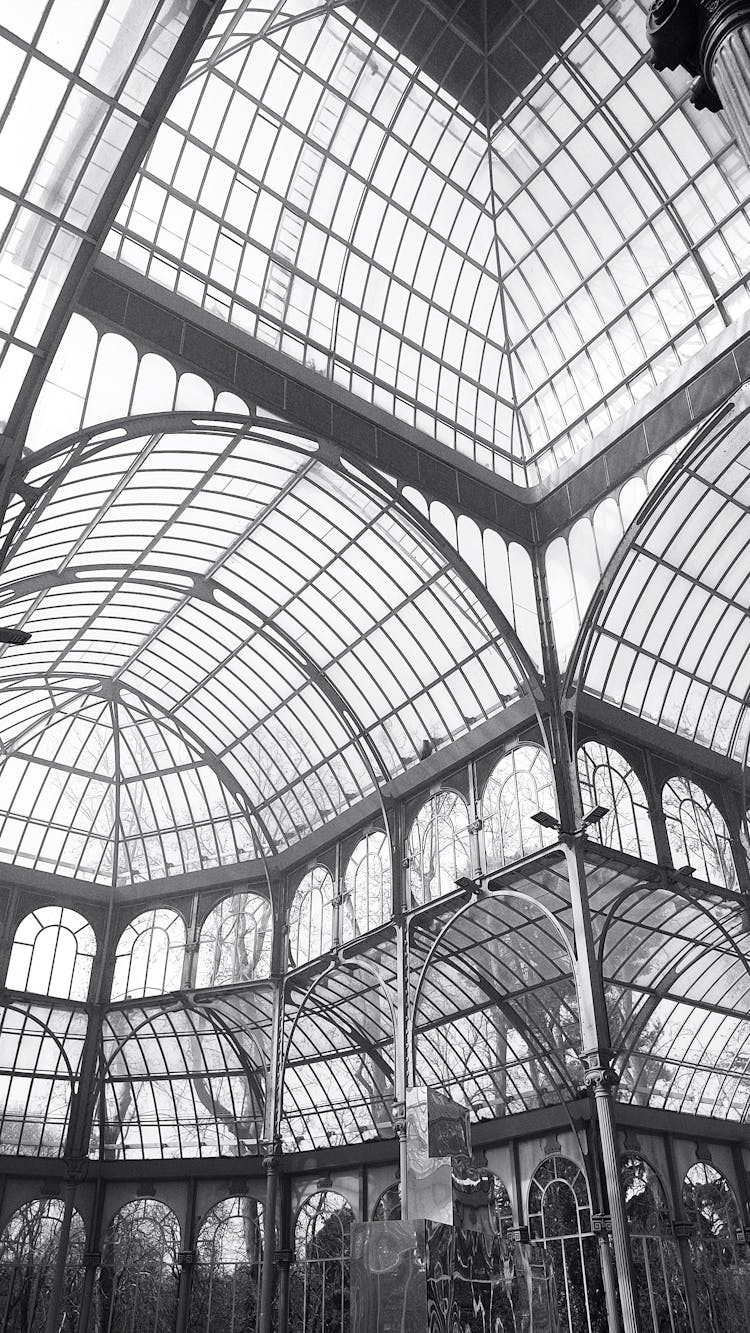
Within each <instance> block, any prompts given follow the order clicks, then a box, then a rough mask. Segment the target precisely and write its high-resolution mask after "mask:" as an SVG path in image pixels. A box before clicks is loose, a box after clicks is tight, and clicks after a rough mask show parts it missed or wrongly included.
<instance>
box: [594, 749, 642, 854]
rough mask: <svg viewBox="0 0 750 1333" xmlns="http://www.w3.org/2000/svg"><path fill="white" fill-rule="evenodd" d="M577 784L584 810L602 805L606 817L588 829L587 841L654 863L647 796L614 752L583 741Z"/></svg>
mask: <svg viewBox="0 0 750 1333" xmlns="http://www.w3.org/2000/svg"><path fill="white" fill-rule="evenodd" d="M578 780H579V782H580V784H581V798H582V801H583V808H584V810H593V808H594V806H597V805H603V806H604V807H605V808H606V810H607V812H608V813H607V814H606V815H605V816H604V818H603V819H602V821H601V823H599V824H594V825H592V827H591V828H590V829H589V837H590V838H595V839H596V840H597V842H601V843H603V844H604V846H605V847H616V848H618V849H619V851H621V852H630V854H631V855H632V856H640V857H642V858H643V859H644V860H647V861H655V860H656V848H655V846H654V834H653V830H652V828H651V817H650V815H649V812H648V801H647V800H646V793H645V791H644V790H643V787H642V786H641V783H640V782H639V780H638V778H637V777H636V775H635V773H634V772H633V770H632V768H631V767H630V764H629V763H628V762H627V760H626V759H623V757H622V755H621V754H619V753H618V751H617V750H613V749H611V748H610V747H609V746H608V745H602V744H600V742H599V741H586V742H585V744H583V745H581V746H580V748H579V750H578Z"/></svg>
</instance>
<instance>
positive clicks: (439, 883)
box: [407, 791, 471, 906]
mask: <svg viewBox="0 0 750 1333" xmlns="http://www.w3.org/2000/svg"><path fill="white" fill-rule="evenodd" d="M468 824H469V808H468V806H467V804H466V802H465V801H464V800H463V798H462V797H460V796H457V795H456V794H455V792H448V791H445V792H440V793H439V794H438V795H437V796H431V797H430V799H429V801H427V802H426V804H425V805H423V806H422V808H421V810H420V811H419V813H418V814H417V816H416V818H415V820H414V823H413V824H412V826H411V832H410V834H409V840H408V843H407V856H408V858H409V888H410V890H411V895H412V902H413V903H414V904H415V905H417V906H419V905H420V904H421V903H428V902H430V901H431V900H432V899H433V898H439V897H440V896H441V895H442V894H444V893H452V892H453V891H454V889H455V887H456V880H457V879H458V878H459V877H460V876H462V875H467V874H469V873H470V871H471V852H470V847H469V829H468Z"/></svg>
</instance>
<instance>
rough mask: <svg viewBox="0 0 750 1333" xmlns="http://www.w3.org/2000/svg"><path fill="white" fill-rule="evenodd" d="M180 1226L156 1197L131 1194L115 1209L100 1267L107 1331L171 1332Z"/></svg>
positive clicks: (101, 1322)
mask: <svg viewBox="0 0 750 1333" xmlns="http://www.w3.org/2000/svg"><path fill="white" fill-rule="evenodd" d="M179 1248H180V1227H179V1223H178V1221H177V1218H176V1217H175V1215H174V1213H173V1212H172V1210H171V1208H167V1205H166V1204H164V1203H159V1202H157V1200H156V1199H133V1201H132V1203H126V1204H125V1206H124V1207H123V1208H121V1209H120V1211H119V1212H118V1213H116V1214H115V1216H114V1218H113V1220H112V1224H111V1226H110V1228H109V1231H108V1233H107V1238H106V1241H105V1244H104V1248H103V1250H102V1264H101V1268H100V1270H99V1290H98V1301H99V1311H98V1314H99V1328H100V1329H102V1330H103V1333H133V1330H134V1329H137V1330H138V1333H173V1330H174V1323H175V1316H176V1313H177V1286H178V1280H179V1270H178V1266H177V1254H178V1251H179Z"/></svg>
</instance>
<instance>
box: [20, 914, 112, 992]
mask: <svg viewBox="0 0 750 1333" xmlns="http://www.w3.org/2000/svg"><path fill="white" fill-rule="evenodd" d="M95 954H96V937H95V935H94V932H93V930H92V929H91V926H90V925H89V923H88V921H87V920H86V918H85V917H82V916H80V915H79V913H78V912H73V911H71V910H70V908H68V907H38V908H37V909H36V911H34V912H30V913H29V915H28V916H25V917H24V919H23V921H22V922H21V923H20V925H19V927H18V929H17V931H16V934H15V939H14V940H13V948H12V950H11V954H10V963H9V964H8V977H7V981H6V985H8V986H9V987H11V989H13V990H28V991H32V992H33V993H34V994H36V995H53V996H55V997H56V998H57V999H60V1000H85V999H86V997H87V995H88V990H89V981H90V980H91V968H92V966H93V962H94V956H95Z"/></svg>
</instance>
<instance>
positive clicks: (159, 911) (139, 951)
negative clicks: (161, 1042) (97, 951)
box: [112, 907, 185, 1000]
mask: <svg viewBox="0 0 750 1333" xmlns="http://www.w3.org/2000/svg"><path fill="white" fill-rule="evenodd" d="M184 957H185V922H184V921H183V919H182V917H181V916H180V915H179V913H177V912H173V911H171V910H170V909H169V908H166V907H158V908H156V909H155V910H154V911H151V912H142V913H141V915H140V916H137V917H136V918H135V921H131V922H130V925H129V926H126V927H125V929H124V931H123V932H122V935H121V936H120V940H119V943H118V945H117V952H116V955H115V972H114V978H113V981H112V999H113V1000H142V999H144V998H145V997H146V996H147V995H163V994H164V993H165V992H166V991H173V990H177V989H178V988H179V985H180V982H181V981H182V963H183V959H184Z"/></svg>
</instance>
